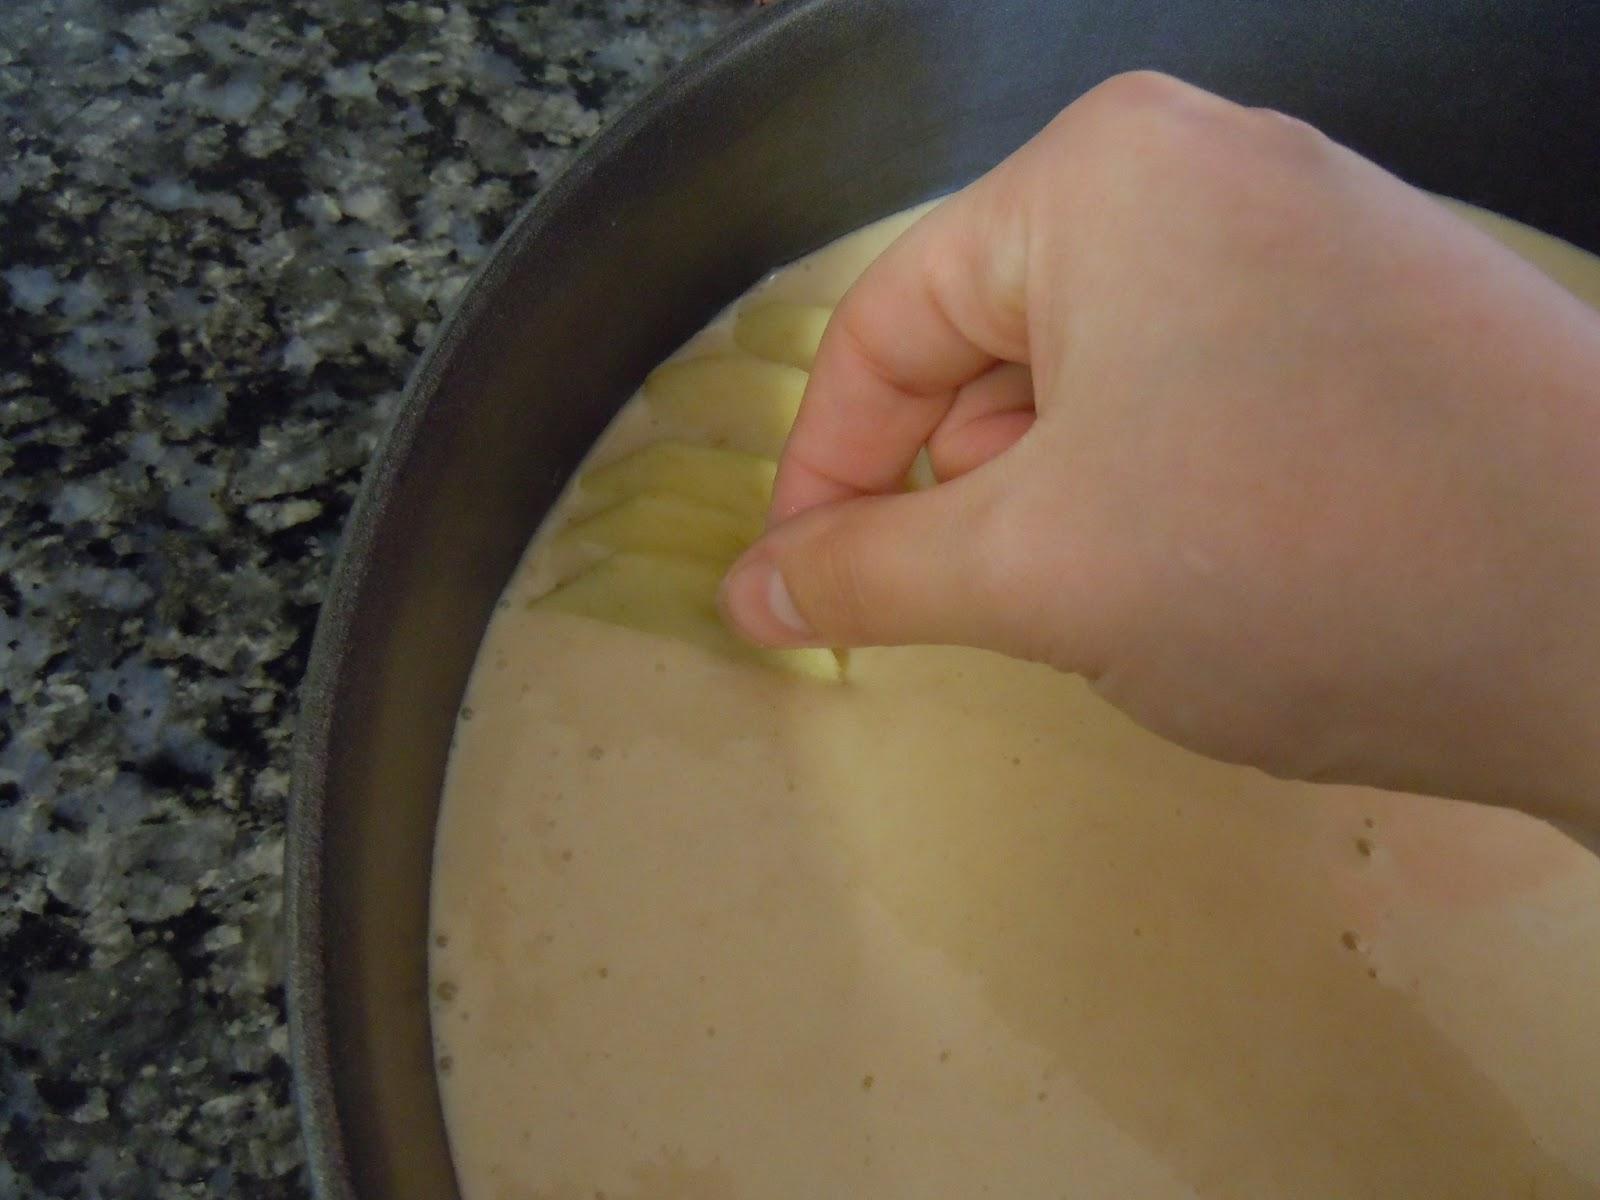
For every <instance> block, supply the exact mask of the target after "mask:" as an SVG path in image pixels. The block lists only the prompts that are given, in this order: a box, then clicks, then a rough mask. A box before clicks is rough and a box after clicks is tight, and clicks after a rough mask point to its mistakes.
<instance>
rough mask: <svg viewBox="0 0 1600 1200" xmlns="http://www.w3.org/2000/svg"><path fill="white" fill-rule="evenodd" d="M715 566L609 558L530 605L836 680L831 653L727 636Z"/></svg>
mask: <svg viewBox="0 0 1600 1200" xmlns="http://www.w3.org/2000/svg"><path fill="white" fill-rule="evenodd" d="M721 581H722V567H721V566H720V565H718V564H716V563H711V562H707V561H706V560H705V559H699V558H690V557H686V556H683V555H677V554H642V553H621V554H614V555H612V556H611V557H610V558H608V559H605V560H604V561H602V562H599V563H596V564H595V565H594V566H592V567H590V568H589V569H588V570H587V571H584V572H583V573H582V574H580V575H576V576H574V577H573V578H572V579H569V580H568V581H567V582H566V583H563V584H561V585H560V586H559V587H557V588H555V589H554V590H553V591H551V592H548V593H546V594H545V595H543V596H541V597H539V598H538V599H537V600H532V601H529V605H528V606H529V607H530V608H538V609H547V610H551V611H554V612H564V613H572V614H574V615H576V616H580V617H590V618H592V619H594V620H597V621H604V622H606V623H607V624H610V625H622V626H626V627H627V628H629V629H638V630H641V631H642V632H644V633H654V634H660V635H661V636H663V637H671V638H676V639H678V640H679V641H682V642H688V643H690V644H691V645H695V646H700V647H702V648H704V649H706V650H710V651H712V652H713V653H716V654H721V655H726V656H729V657H732V658H741V659H747V660H751V661H755V662H759V663H762V664H764V665H767V666H771V667H778V668H781V669H782V670H785V671H789V672H792V673H794V674H796V675H804V676H807V677H809V678H812V679H820V680H824V681H826V682H828V683H838V682H840V681H841V679H842V677H843V676H842V666H841V663H840V659H839V656H838V655H836V654H835V653H834V652H833V651H832V650H809V649H808V650H762V649H758V648H756V647H754V646H750V645H747V644H746V643H745V642H743V641H741V640H740V639H739V638H737V637H735V636H734V635H733V633H732V632H730V631H729V629H728V627H727V626H726V625H724V624H723V623H722V618H721V617H720V616H719V615H718V613H717V600H716V597H717V587H718V585H719V584H720V583H721Z"/></svg>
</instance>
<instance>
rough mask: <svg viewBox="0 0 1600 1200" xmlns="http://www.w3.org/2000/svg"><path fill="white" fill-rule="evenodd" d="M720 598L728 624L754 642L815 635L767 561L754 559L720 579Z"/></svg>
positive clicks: (802, 639)
mask: <svg viewBox="0 0 1600 1200" xmlns="http://www.w3.org/2000/svg"><path fill="white" fill-rule="evenodd" d="M720 598H721V601H722V610H723V612H724V613H725V614H726V615H727V617H728V620H729V621H730V623H731V624H732V625H733V626H734V627H735V628H736V629H738V630H739V631H740V632H741V633H743V634H744V635H745V636H746V637H748V638H751V639H752V640H754V641H757V642H761V643H763V644H774V643H780V644H781V643H789V642H795V641H805V640H808V639H810V638H812V637H814V636H816V631H815V630H813V629H812V628H811V626H810V625H809V624H808V623H807V622H806V619H805V618H804V617H802V616H801V615H800V610H799V609H797V608H796V607H795V606H794V597H793V596H791V595H790V594H789V585H788V584H786V583H784V581H783V576H782V575H781V574H779V572H778V568H777V567H776V566H774V565H773V564H772V563H771V562H770V561H763V560H761V559H757V560H756V561H755V562H752V563H749V564H746V565H742V566H739V567H736V568H735V569H734V570H733V571H732V572H731V573H730V574H729V575H728V577H727V579H725V580H723V583H722V594H721V597H720Z"/></svg>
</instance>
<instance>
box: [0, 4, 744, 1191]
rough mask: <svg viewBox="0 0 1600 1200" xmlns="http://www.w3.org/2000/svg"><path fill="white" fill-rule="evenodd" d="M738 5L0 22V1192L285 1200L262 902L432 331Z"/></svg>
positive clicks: (39, 8) (301, 11)
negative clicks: (346, 589)
mask: <svg viewBox="0 0 1600 1200" xmlns="http://www.w3.org/2000/svg"><path fill="white" fill-rule="evenodd" d="M743 7H744V5H743V4H742V3H740V2H739V0H590V2H581V0H553V2H550V3H534V2H532V0H515V2H511V0H482V2H480V0H466V2H463V3H441V4H437V5H435V4H424V3H390V4H383V5H380V4H368V3H361V2H360V0H325V2H316V0H287V2H285V3H281V4H279V3H269V2H268V0H172V2H169V3H145V2H142V0H40V2H37V3H30V4H20V3H17V4H5V5H0V304H3V305H4V306H5V311H4V314H3V317H0V689H3V690H0V889H3V890H0V977H3V981H4V987H3V994H0V1200H5V1198H9V1197H14V1196H59V1197H76V1196H84V1197H102V1196H103V1197H112V1196H116V1197H124V1196H125V1197H145V1196H151V1197H165V1196H199V1195H218V1196H221V1195H230V1196H243V1197H253V1196H294V1195H300V1194H303V1192H304V1190H305V1185H304V1182H303V1179H302V1173H301V1169H300V1152H299V1146H298V1143H297V1131H296V1129H295V1123H294V1115H293V1111H292V1107H291V1103H290V1095H289V1091H290V1081H289V1070H288V1066H287V1063H286V1061H285V1057H284V1054H285V1049H286V1035H285V1026H284V1011H283V998H284V996H283V986H282V981H281V977H280V966H279V960H280V947H279V937H280V907H281V906H280V883H279V870H280V865H281V858H282V849H283V822H284V805H285V793H286V788H287V784H288V778H287V775H286V769H285V768H286V762H287V749H288V745H289V741H290V737H291V731H292V723H293V718H294V712H295V688H296V685H297V683H298V681H299V679H300V676H301V674H302V672H303V670H304V668H305V660H306V650H307V645H308V642H309V640H310V636H311V630H312V624H313V622H314V620H315V617H316V611H317V605H318V601H319V599H320V597H321V594H322V589H323V587H324V584H325V581H326V579H327V576H328V569H329V566H330V562H331V559H332V557H333V555H334V553H335V551H336V548H337V543H338V537H339V530H340V525H341V523H342V521H343V519H344V516H345V513H346V511H347V509H348V507H349V504H350V501H351V498H352V495H353V493H354V491H355V488H356V486H357V483H358V481H359V479H360V476H361V471H362V467H363V465H364V463H365V462H366V460H367V457H368V455H369V454H370V453H371V451H372V449H373V446H374V443H375V441H376V439H377V438H378V437H379V436H380V435H381V433H382V431H383V428H384V425H385V423H386V421H387V419H388V418H389V416H390V415H391V413H392V412H393V411H394V408H395V405H396V403H397V400H398V395H399V389H400V387H401V384H402V382H403V379H404V377H405V374H406V372H407V370H408V368H409V367H410V365H411V363H412V361H413V360H414V358H415V356H416V354H417V352H418V350H419V349H420V348H421V347H422V346H423V344H424V343H425V342H426V341H427V339H428V337H429V335H430V334H431V333H432V331H433V328H434V326H435V324H436V323H437V321H438V320H439V317H440V313H441V310H442V308H443V307H444V306H446V305H447V304H448V303H449V301H450V299H451V297H452V296H453V295H454V293H455V292H456V291H457V290H458V289H459V288H460V286H461V285H462V283H463V282H464V281H465V279H466V277H467V275H468V274H469V273H470V271H471V270H472V268H473V266H474V265H475V264H476V263H477V262H478V260H479V259H480V258H481V257H482V256H483V254H484V253H485V251H486V249H487V247H488V246H489V245H490V244H491V243H492V242H493V240H494V238H495V237H496V236H497V235H498V233H499V232H500V230H501V229H502V228H503V227H504V225H505V224H506V223H507V221H508V219H509V218H510V217H511V216H512V214H513V213H514V211H515V210H516V209H517V208H518V207H519V206H520V205H521V204H522V203H523V202H525V201H526V200H527V199H528V198H529V197H530V196H531V195H532V194H533V193H534V192H535V191H536V190H537V188H538V187H539V185H540V183H541V182H542V181H545V180H548V179H549V178H550V177H551V175H552V173H553V172H555V171H557V170H558V169H559V168H560V167H561V165H562V164H563V162H564V161H565V160H566V158H567V156H568V154H569V153H570V152H571V148H572V147H573V146H575V145H578V144H580V143H581V142H582V141H583V140H584V139H585V138H587V137H588V136H590V135H591V134H592V133H593V132H594V131H595V129H596V128H597V127H598V126H599V125H600V124H601V123H602V122H603V121H604V119H605V118H606V117H607V116H608V115H609V114H611V113H612V112H614V111H615V110H616V109H617V108H618V107H619V106H620V105H622V104H623V103H625V102H626V101H627V100H628V99H629V98H631V97H632V96H633V95H635V94H636V93H637V91H638V90H639V87H640V85H641V84H642V83H643V82H646V81H648V80H649V79H651V78H653V77H654V76H656V75H657V74H658V73H659V72H660V71H661V70H662V69H663V68H664V67H665V66H667V65H669V64H670V63H671V62H672V61H674V60H676V59H678V58H680V57H681V56H682V55H683V54H684V52H685V51H686V50H688V49H689V48H691V47H692V46H694V45H696V44H697V43H699V42H700V41H702V40H704V39H705V38H706V37H708V36H709V35H710V34H711V33H712V32H713V31H714V30H716V29H718V28H720V27H721V26H722V25H724V24H725V23H726V22H727V21H728V20H730V19H731V18H732V16H733V15H734V14H735V13H736V12H738V11H739V10H741V9H742V8H743Z"/></svg>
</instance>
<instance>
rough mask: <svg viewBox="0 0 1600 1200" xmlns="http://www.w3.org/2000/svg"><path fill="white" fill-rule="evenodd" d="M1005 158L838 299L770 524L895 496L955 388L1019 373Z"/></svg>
mask: <svg viewBox="0 0 1600 1200" xmlns="http://www.w3.org/2000/svg"><path fill="white" fill-rule="evenodd" d="M1023 202H1024V196H1023V195H1022V193H1021V189H1020V187H1019V186H1018V180H1017V179H1016V171H1015V167H1014V162H1013V161H1012V160H1008V161H1007V162H1006V163H1002V164H1001V165H1000V166H999V167H997V168H995V169H994V170H993V171H991V172H989V174H987V175H985V176H983V177H982V178H980V179H978V180H977V181H976V182H975V183H973V184H971V185H969V186H968V187H967V188H965V189H963V190H962V191H959V192H957V193H955V194H954V195H952V196H951V197H949V198H948V199H947V200H945V201H944V202H942V203H941V204H940V205H939V206H938V207H937V208H934V209H933V210H932V211H931V212H929V213H928V214H927V215H926V216H924V217H923V218H922V219H921V220H919V221H918V222H917V223H916V224H915V225H913V226H912V227H911V228H910V229H908V230H906V232H905V233H903V234H902V235H901V236H900V237H899V238H898V239H896V240H895V241H894V242H893V243H892V244H891V245H890V246H889V248H888V249H887V250H885V251H884V252H883V254H882V255H880V256H879V257H878V259H877V260H876V261H875V262H873V264H872V265H871V266H869V267H868V268H867V269H866V271H865V272H864V273H863V274H862V276H861V278H860V279H859V280H857V281H856V283H855V285H854V286H853V287H852V288H851V289H850V290H849V291H848V292H847V293H845V297H844V299H843V300H841V301H840V302H839V307H838V308H837V309H836V310H835V312H834V315H833V318H832V320H830V321H829V322H828V328H827V332H826V333H824V334H823V337H822V343H821V345H820V346H819V347H818V349H817V356H816V359H815V361H814V362H813V364H812V367H811V379H810V382H809V383H808V384H807V386H806V391H805V398H804V400H803V401H802V402H801V405H800V413H799V416H798V417H797V418H796V420H795V424H794V429H793V431H792V432H791V433H790V434H789V440H788V443H787V444H786V445H785V447H784V451H783V458H782V461H781V462H780V464H779V468H778V478H777V482H776V484H775V486H774V488H773V494H772V508H771V514H770V519H771V520H772V521H782V520H787V519H788V518H789V517H792V516H794V515H795V514H797V513H801V512H804V511H805V510H806V509H809V508H814V507H816V506H817V505H819V504H827V503H831V502H833V501H836V500H845V499H852V498H855V497H858V496H865V495H875V494H882V493H887V492H892V491H895V490H897V489H898V487H899V486H900V483H901V481H902V480H903V479H904V478H905V475H906V472H907V471H909V470H910V469H911V464H912V462H913V461H914V460H915V458H916V456H917V451H918V450H920V449H921V448H922V447H923V445H924V444H926V442H927V441H928V438H929V437H930V436H931V435H932V434H933V432H934V430H935V429H937V428H938V427H939V423H940V422H941V421H942V420H943V419H944V417H945V415H946V414H947V413H948V412H949V410H950V405H951V403H952V402H953V400H954V398H955V394H956V391H957V389H959V388H960V387H961V385H962V384H965V383H967V382H969V381H971V380H973V379H975V378H977V377H978V376H979V375H981V374H983V373H984V372H985V371H987V370H988V369H989V368H990V367H992V366H993V365H994V364H995V363H997V362H1001V361H1007V362H1025V361H1027V319H1026V313H1025V305H1024V295H1025V289H1026V263H1027V222H1026V220H1025V217H1024V203H1023Z"/></svg>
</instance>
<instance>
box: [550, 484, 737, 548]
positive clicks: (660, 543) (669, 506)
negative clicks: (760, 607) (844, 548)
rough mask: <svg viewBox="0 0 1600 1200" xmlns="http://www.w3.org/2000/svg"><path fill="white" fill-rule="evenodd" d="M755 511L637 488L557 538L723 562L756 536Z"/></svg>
mask: <svg viewBox="0 0 1600 1200" xmlns="http://www.w3.org/2000/svg"><path fill="white" fill-rule="evenodd" d="M761 529H762V520H761V514H760V513H759V512H744V513H736V512H731V511H730V510H728V509H726V508H720V507H718V506H717V505H714V504H702V503H701V502H700V501H698V500H690V499H688V498H687V497H685V496H675V495H673V494H672V493H671V492H640V493H639V494H638V495H637V496H630V497H628V499H626V500H623V501H621V502H620V503H618V504H613V505H612V506H611V507H610V508H607V509H602V510H601V511H600V512H597V513H595V514H594V515H593V516H591V517H585V518H584V519H583V520H581V521H577V522H575V523H573V524H572V525H570V526H568V527H567V528H566V529H565V530H564V531H563V532H562V533H561V538H562V540H564V541H568V542H579V543H583V544H586V545H591V546H603V547H605V548H606V549H608V550H644V551H665V552H667V553H670V554H687V555H693V556H694V557H696V558H705V559H709V560H711V562H713V563H721V564H724V565H725V564H727V563H731V562H732V561H733V560H734V559H735V558H737V557H739V555H740V554H741V553H742V552H743V551H744V548H745V547H746V546H748V545H749V544H750V543H751V542H753V541H755V540H756V539H757V538H758V537H760V536H761Z"/></svg>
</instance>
